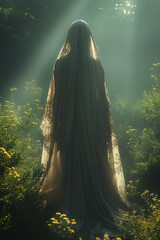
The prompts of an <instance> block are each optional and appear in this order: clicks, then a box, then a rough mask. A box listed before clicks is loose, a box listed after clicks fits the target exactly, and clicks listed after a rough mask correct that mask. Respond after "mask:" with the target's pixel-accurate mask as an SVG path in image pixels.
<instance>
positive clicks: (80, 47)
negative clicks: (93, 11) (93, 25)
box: [59, 20, 98, 58]
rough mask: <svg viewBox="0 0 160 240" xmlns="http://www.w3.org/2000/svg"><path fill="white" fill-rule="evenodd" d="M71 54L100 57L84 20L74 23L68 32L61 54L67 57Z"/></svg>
mask: <svg viewBox="0 0 160 240" xmlns="http://www.w3.org/2000/svg"><path fill="white" fill-rule="evenodd" d="M69 53H72V54H77V55H79V56H83V57H84V56H89V57H92V58H96V56H97V55H98V54H97V49H96V46H95V43H94V40H93V37H92V32H91V29H90V27H89V25H88V23H87V22H85V21H84V20H76V21H74V22H73V23H72V24H71V26H70V28H69V30H68V34H67V38H66V41H65V44H64V45H63V47H62V51H61V54H62V56H66V55H68V54H69ZM59 57H60V56H59Z"/></svg>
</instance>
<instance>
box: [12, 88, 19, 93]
mask: <svg viewBox="0 0 160 240" xmlns="http://www.w3.org/2000/svg"><path fill="white" fill-rule="evenodd" d="M17 90H18V89H17V88H10V91H11V92H15V91H17Z"/></svg>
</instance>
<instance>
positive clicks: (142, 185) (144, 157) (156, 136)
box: [124, 63, 160, 197]
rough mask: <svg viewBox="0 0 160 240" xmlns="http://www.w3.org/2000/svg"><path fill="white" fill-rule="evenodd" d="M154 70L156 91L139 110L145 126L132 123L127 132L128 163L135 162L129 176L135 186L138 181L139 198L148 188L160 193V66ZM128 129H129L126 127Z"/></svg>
mask: <svg viewBox="0 0 160 240" xmlns="http://www.w3.org/2000/svg"><path fill="white" fill-rule="evenodd" d="M151 70H152V75H151V78H152V80H153V86H152V90H151V91H149V92H148V93H147V92H146V91H145V92H144V95H143V99H142V101H141V103H140V105H139V106H140V107H139V108H137V110H138V111H137V112H139V114H138V115H139V116H140V115H141V116H143V119H142V118H141V124H140V125H139V127H137V126H136V121H135V123H134V122H133V123H132V124H130V123H131V121H130V122H129V126H128V129H127V131H125V134H126V136H125V139H127V144H126V146H127V150H128V151H129V155H128V161H130V160H131V159H132V162H134V164H132V166H131V167H130V170H129V169H128V170H129V172H130V173H129V176H130V179H132V180H134V182H136V181H137V182H136V185H137V197H138V192H142V191H144V190H145V189H146V188H148V189H150V190H151V189H152V190H154V191H155V192H157V193H159V182H160V177H159V174H158V171H159V170H160V152H159V149H160V129H159V125H160V63H156V64H153V66H152V68H151ZM132 116H133V115H132ZM124 125H125V126H126V124H125V123H124ZM132 126H134V128H133V127H132ZM142 126H143V127H142ZM124 130H125V128H124ZM131 195H132V194H130V196H131Z"/></svg>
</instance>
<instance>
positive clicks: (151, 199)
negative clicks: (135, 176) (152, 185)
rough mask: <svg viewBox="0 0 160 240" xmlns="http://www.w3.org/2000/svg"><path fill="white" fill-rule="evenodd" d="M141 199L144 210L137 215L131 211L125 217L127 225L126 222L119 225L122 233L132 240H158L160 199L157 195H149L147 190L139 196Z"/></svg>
mask: <svg viewBox="0 0 160 240" xmlns="http://www.w3.org/2000/svg"><path fill="white" fill-rule="evenodd" d="M141 198H142V199H143V200H144V202H145V204H146V208H145V209H141V212H140V213H139V214H137V213H136V211H133V212H132V213H130V214H126V215H125V218H126V219H127V224H126V220H125V221H124V222H122V223H121V224H122V226H123V230H124V233H125V235H126V236H128V237H130V238H131V239H132V240H136V239H137V240H150V239H152V240H159V238H160V199H159V198H158V195H156V194H154V193H151V194H150V193H149V191H148V190H146V191H145V192H144V193H142V194H141ZM130 238H129V239H130Z"/></svg>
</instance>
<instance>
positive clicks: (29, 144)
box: [0, 81, 43, 234]
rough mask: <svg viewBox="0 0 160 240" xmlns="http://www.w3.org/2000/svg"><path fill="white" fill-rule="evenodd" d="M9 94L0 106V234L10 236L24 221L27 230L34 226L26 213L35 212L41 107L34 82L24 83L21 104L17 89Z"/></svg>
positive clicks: (40, 146)
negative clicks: (7, 98) (1, 232)
mask: <svg viewBox="0 0 160 240" xmlns="http://www.w3.org/2000/svg"><path fill="white" fill-rule="evenodd" d="M26 88H27V89H26ZM27 91H28V92H27ZM10 94H11V96H10V97H9V100H5V101H3V102H2V103H1V104H0V213H1V216H0V231H3V232H5V233H7V231H8V230H9V231H10V232H11V231H13V234H14V232H16V231H17V232H18V229H21V231H22V229H23V228H25V224H26V222H27V221H28V222H31V224H30V225H32V226H31V228H33V226H34V224H36V223H35V221H33V222H32V221H31V219H30V216H29V213H30V211H36V212H37V213H38V210H37V205H36V204H39V202H38V201H39V200H38V198H37V191H38V187H37V186H38V184H39V178H40V176H41V174H42V168H41V164H40V158H41V150H42V143H41V140H39V137H38V134H39V133H38V134H37V132H38V131H39V132H40V131H41V130H40V128H39V126H38V124H39V123H40V118H41V113H42V109H43V108H42V107H41V103H40V100H39V99H38V98H39V97H40V94H41V89H39V88H38V87H36V83H35V81H31V82H28V83H27V85H26V87H25V94H24V96H26V98H24V99H23V101H21V104H23V105H20V104H17V102H18V101H17V100H16V97H18V98H19V94H20V92H19V90H18V89H16V88H11V89H10ZM31 95H32V96H31ZM28 96H30V99H29V98H28ZM31 198H32V200H31ZM22 209H23V216H25V217H23V218H22ZM27 214H28V215H27ZM27 216H28V219H27ZM35 216H36V214H35ZM28 225H29V224H28Z"/></svg>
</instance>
